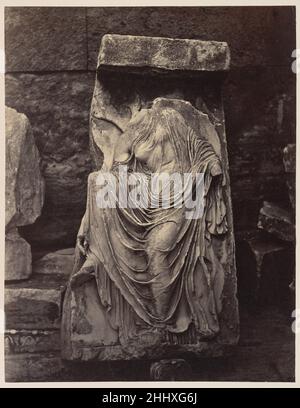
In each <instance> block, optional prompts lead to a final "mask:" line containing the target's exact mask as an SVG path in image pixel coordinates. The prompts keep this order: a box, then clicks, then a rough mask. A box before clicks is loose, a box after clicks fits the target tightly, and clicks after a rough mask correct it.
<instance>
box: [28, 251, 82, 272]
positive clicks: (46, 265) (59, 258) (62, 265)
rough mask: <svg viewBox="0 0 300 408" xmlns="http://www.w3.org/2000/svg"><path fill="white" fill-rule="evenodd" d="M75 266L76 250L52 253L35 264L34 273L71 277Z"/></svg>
mask: <svg viewBox="0 0 300 408" xmlns="http://www.w3.org/2000/svg"><path fill="white" fill-rule="evenodd" d="M73 264H74V248H67V249H61V250H59V251H55V252H50V253H49V254H47V255H45V256H43V257H42V258H40V259H38V260H37V261H35V262H34V263H33V267H32V269H33V273H41V274H62V275H67V276H68V275H70V273H71V271H72V269H73Z"/></svg>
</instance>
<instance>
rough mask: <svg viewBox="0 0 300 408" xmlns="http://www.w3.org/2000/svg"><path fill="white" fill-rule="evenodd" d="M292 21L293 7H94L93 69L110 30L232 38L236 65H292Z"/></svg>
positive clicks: (90, 14)
mask: <svg viewBox="0 0 300 408" xmlns="http://www.w3.org/2000/svg"><path fill="white" fill-rule="evenodd" d="M183 22H184V24H183ZM292 22H293V23H294V22H295V9H294V8H292V7H285V8H278V7H259V8H258V7H256V8H254V7H180V8H179V7H159V8H157V7H118V8H114V7H107V8H102V7H89V8H87V30H88V58H89V69H91V70H94V69H95V68H96V63H97V56H98V50H99V44H100V40H101V37H102V36H103V35H105V34H107V33H115V34H125V35H128V34H130V35H144V36H158V35H159V36H161V37H173V38H193V39H201V40H206V41H210V40H212V39H214V40H216V41H226V42H227V43H228V44H229V46H230V50H231V54H232V66H233V67H241V66H249V65H252V66H267V65H269V66H272V67H274V66H278V65H286V66H288V67H289V68H290V64H291V52H290V50H291V49H294V48H296V43H295V32H294V27H295V25H294V24H293V23H292ZM274 27H276V30H274ZM274 44H276V45H277V46H276V47H274ZM285 44H289V46H288V47H287V46H284V45H285ZM235 108H237V107H236V106H235Z"/></svg>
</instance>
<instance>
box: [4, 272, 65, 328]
mask: <svg viewBox="0 0 300 408" xmlns="http://www.w3.org/2000/svg"><path fill="white" fill-rule="evenodd" d="M64 287H65V285H64V280H63V279H62V277H61V276H60V277H57V276H55V277H54V276H53V277H51V278H49V275H42V276H40V275H36V276H33V277H32V278H31V279H30V280H29V281H26V282H22V283H16V284H9V285H7V287H6V288H5V315H6V329H43V330H47V329H54V328H59V326H60V317H61V302H62V295H63V291H64Z"/></svg>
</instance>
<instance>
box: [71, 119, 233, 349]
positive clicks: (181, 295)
mask: <svg viewBox="0 0 300 408" xmlns="http://www.w3.org/2000/svg"><path fill="white" fill-rule="evenodd" d="M167 127H168V129H166V130H167V134H168V138H169V141H170V142H171V144H172V147H173V150H174V153H175V156H176V163H177V164H178V168H179V171H180V173H181V174H184V173H190V174H194V175H195V174H196V173H203V177H204V197H203V214H202V216H201V217H198V218H193V217H192V218H187V217H186V216H185V213H184V211H185V210H186V209H184V208H176V206H175V205H174V202H175V200H174V197H172V198H173V200H171V203H170V205H169V208H167V209H166V208H160V209H157V208H155V209H154V208H152V207H146V208H142V207H137V208H128V207H126V208H122V207H121V206H120V205H118V204H117V205H116V207H115V208H99V206H98V205H97V192H98V191H99V185H98V182H97V180H99V179H98V177H99V174H100V173H101V172H102V173H103V172H104V170H100V172H94V173H92V174H90V176H89V178H88V194H87V197H88V198H87V208H86V213H85V215H84V217H83V219H82V223H81V227H80V231H79V235H82V236H85V237H86V239H87V241H88V242H89V250H88V254H87V257H86V259H83V258H82V257H80V256H79V254H77V261H76V262H75V267H74V271H73V272H76V271H78V269H79V268H90V269H91V270H92V271H93V272H92V273H93V277H94V279H95V281H96V285H97V292H98V295H99V299H100V301H101V304H102V305H103V307H104V308H105V310H106V316H107V319H108V321H109V324H110V326H111V327H113V328H114V329H115V330H117V331H118V333H119V338H120V339H121V342H122V341H126V340H127V339H129V338H130V337H131V336H136V335H138V333H139V331H141V330H143V331H145V330H146V331H147V330H150V331H151V330H161V331H163V332H165V333H166V336H167V338H168V339H169V340H170V339H172V338H174V336H175V337H176V336H180V335H184V334H185V335H186V336H185V341H187V342H196V341H197V340H199V338H200V339H201V338H203V337H205V338H209V337H211V336H214V335H215V334H216V333H218V331H219V322H218V313H219V312H220V310H221V308H222V298H221V295H222V289H223V282H224V270H223V267H222V265H221V263H220V261H219V259H218V256H217V254H216V253H215V250H214V246H213V245H212V239H213V237H217V236H218V235H219V234H224V233H226V231H227V223H226V206H225V203H224V200H223V188H222V177H223V176H222V174H220V175H217V176H216V177H213V174H214V173H213V169H214V168H215V166H219V168H220V167H221V163H220V160H219V157H218V156H217V155H216V153H215V151H214V150H213V148H212V146H211V145H210V144H209V143H208V142H207V141H205V140H202V139H200V138H199V137H198V136H197V135H196V134H195V133H194V131H193V130H192V129H191V128H190V127H189V126H187V125H186V124H185V123H184V122H182V121H180V120H178V119H177V117H176V116H174V115H173V113H172V112H170V113H169V115H168V116H167ZM118 164H122V165H127V166H128V169H129V172H141V173H144V174H146V173H147V170H146V169H145V168H144V165H143V164H142V163H141V162H139V161H138V160H137V159H136V158H135V156H134V149H133V153H132V154H131V156H130V157H129V159H128V160H127V161H126V162H122V163H115V164H114V165H113V167H112V169H111V170H110V172H111V174H112V175H113V176H115V178H116V180H117V187H121V188H122V185H121V182H119V177H120V174H119V169H118ZM194 187H195V186H194ZM150 194H151V192H150ZM169 222H172V223H175V224H176V228H177V230H176V235H175V236H174V238H173V239H167V240H164V234H163V233H162V234H161V239H160V235H159V234H160V228H161V229H162V230H163V229H164V226H165V225H166V224H167V223H169ZM153 231H155V233H154V235H155V236H156V237H157V239H156V240H154V241H153ZM150 237H151V239H150ZM158 252H159V253H160V255H161V256H162V257H163V258H162V259H163V260H164V265H165V264H166V263H167V265H168V271H167V273H166V272H165V271H164V270H163V268H161V270H160V265H159V263H158V264H157V265H156V266H155V267H156V271H155V273H154V274H153V271H152V273H149V265H150V263H151V261H152V259H151V257H155V256H156V255H157V253H158ZM155 259H156V258H155ZM155 267H154V268H155ZM163 273H165V275H164V279H163V284H161V275H160V274H163ZM159 282H160V284H159V285H158V286H159V287H160V289H161V292H160V293H159V291H157V290H156V291H154V290H153V288H154V287H155V285H157V284H158V283H159ZM68 290H70V288H69V289H68ZM166 294H168V295H169V296H167V297H166V296H165V295H166ZM166 299H167V300H166ZM157 304H161V306H162V308H160V310H163V312H160V313H159V312H158V310H157V308H156V307H155V305H157Z"/></svg>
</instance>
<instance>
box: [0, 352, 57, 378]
mask: <svg viewBox="0 0 300 408" xmlns="http://www.w3.org/2000/svg"><path fill="white" fill-rule="evenodd" d="M63 371H64V367H63V363H62V361H61V358H60V355H59V353H57V352H56V353H54V352H52V353H51V352H50V353H32V354H31V353H26V354H8V355H6V357H5V381H7V382H24V381H47V380H52V381H55V379H59V378H60V377H61V376H63Z"/></svg>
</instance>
